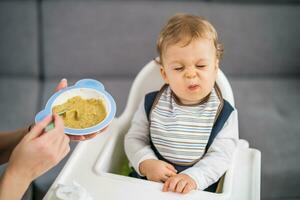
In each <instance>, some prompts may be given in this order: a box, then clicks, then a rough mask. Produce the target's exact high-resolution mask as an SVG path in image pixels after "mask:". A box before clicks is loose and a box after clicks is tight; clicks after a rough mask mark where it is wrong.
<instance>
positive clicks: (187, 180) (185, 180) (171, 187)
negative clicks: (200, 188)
mask: <svg viewBox="0 0 300 200" xmlns="http://www.w3.org/2000/svg"><path fill="white" fill-rule="evenodd" d="M196 188H197V185H196V182H195V181H194V180H193V179H192V178H191V177H190V176H189V175H187V174H176V175H175V176H172V177H170V178H168V180H167V181H166V182H165V184H164V187H163V192H167V191H172V192H177V193H183V194H186V193H188V192H190V191H191V190H195V189H196Z"/></svg>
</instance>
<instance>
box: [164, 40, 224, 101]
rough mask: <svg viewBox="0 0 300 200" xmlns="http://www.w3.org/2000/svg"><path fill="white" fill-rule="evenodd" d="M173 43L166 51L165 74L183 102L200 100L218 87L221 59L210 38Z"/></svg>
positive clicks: (168, 82)
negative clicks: (217, 55) (217, 78)
mask: <svg viewBox="0 0 300 200" xmlns="http://www.w3.org/2000/svg"><path fill="white" fill-rule="evenodd" d="M182 46H183V43H178V44H175V45H170V46H168V47H167V48H166V50H165V52H164V53H163V66H162V67H161V75H162V77H163V79H164V81H165V82H166V83H167V84H169V85H170V87H171V89H172V91H173V92H174V93H175V94H176V96H177V97H178V98H179V100H180V101H181V103H183V104H186V105H191V104H196V103H200V102H201V100H203V98H205V97H206V96H207V95H208V94H209V93H210V92H211V90H212V88H213V87H214V84H215V81H216V77H217V71H218V65H219V60H218V59H217V58H216V50H215V47H214V44H213V42H212V41H211V40H209V39H202V38H201V39H197V40H195V41H192V42H191V43H190V44H189V45H187V46H185V47H182Z"/></svg>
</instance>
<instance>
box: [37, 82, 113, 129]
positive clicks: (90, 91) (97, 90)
mask: <svg viewBox="0 0 300 200" xmlns="http://www.w3.org/2000/svg"><path fill="white" fill-rule="evenodd" d="M75 96H80V97H81V98H83V99H91V98H94V99H100V100H102V101H103V102H104V106H105V108H106V112H107V115H106V117H105V118H104V119H103V120H102V121H101V122H99V123H98V124H96V125H94V126H92V127H88V128H83V129H75V128H68V127H65V133H67V134H70V135H88V134H92V133H96V132H98V131H100V130H102V129H104V128H105V127H107V126H108V125H109V123H110V122H111V121H112V120H113V118H114V117H115V114H116V103H115V101H114V99H113V97H112V96H111V95H110V94H109V93H108V92H106V91H105V88H104V86H103V84H102V83H100V82H99V81H96V80H93V79H82V80H80V81H78V82H76V84H75V85H74V86H70V87H67V88H64V89H62V90H60V91H58V92H56V93H55V94H53V95H52V96H51V97H50V99H49V100H48V102H47V104H46V106H45V109H44V110H42V111H40V112H39V113H38V114H37V115H36V116H35V122H39V121H41V120H42V119H44V118H45V117H46V116H48V115H50V114H52V108H53V107H54V106H56V105H60V104H63V103H65V102H66V101H67V100H68V99H70V98H72V97H75Z"/></svg>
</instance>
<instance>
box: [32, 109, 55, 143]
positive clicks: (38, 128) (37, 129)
mask: <svg viewBox="0 0 300 200" xmlns="http://www.w3.org/2000/svg"><path fill="white" fill-rule="evenodd" d="M51 121H52V115H48V116H47V117H45V118H44V119H43V120H42V121H40V122H38V123H37V124H35V125H34V126H33V127H32V129H31V130H30V132H29V133H28V134H27V135H26V138H28V139H33V138H36V137H38V136H40V135H41V134H42V133H43V132H44V128H46V126H47V125H48V124H49V123H50V122H51Z"/></svg>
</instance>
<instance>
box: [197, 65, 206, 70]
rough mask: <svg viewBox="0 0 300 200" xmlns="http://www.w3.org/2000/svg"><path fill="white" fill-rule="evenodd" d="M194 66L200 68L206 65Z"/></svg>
mask: <svg viewBox="0 0 300 200" xmlns="http://www.w3.org/2000/svg"><path fill="white" fill-rule="evenodd" d="M196 67H197V68H199V69H200V68H204V67H206V65H197V66H196Z"/></svg>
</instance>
